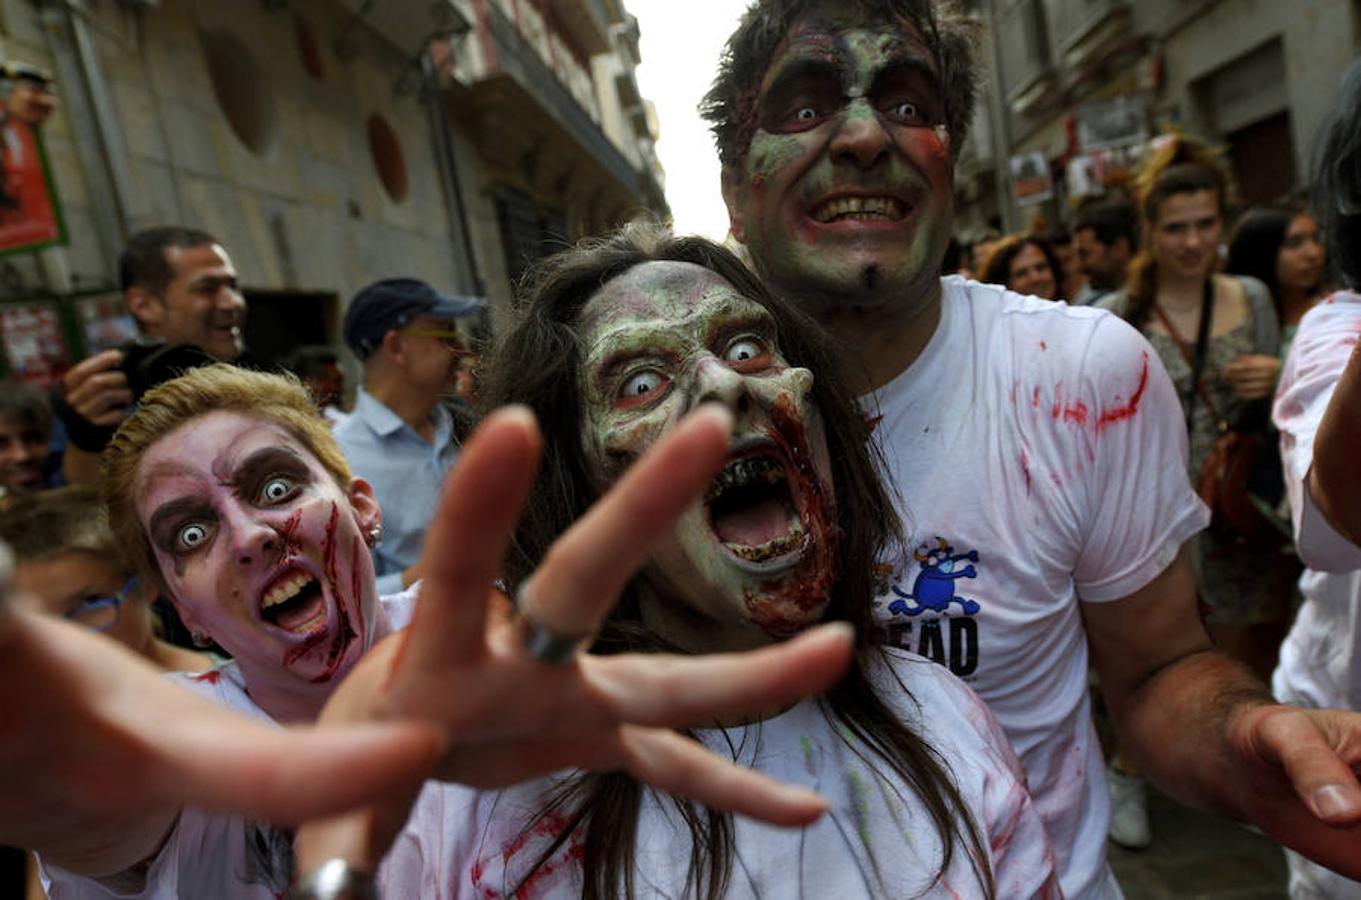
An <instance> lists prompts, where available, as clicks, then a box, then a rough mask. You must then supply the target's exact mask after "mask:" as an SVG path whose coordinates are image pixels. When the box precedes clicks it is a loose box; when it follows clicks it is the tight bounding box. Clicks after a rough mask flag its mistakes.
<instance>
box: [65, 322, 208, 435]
mask: <svg viewBox="0 0 1361 900" xmlns="http://www.w3.org/2000/svg"><path fill="white" fill-rule="evenodd" d="M118 349H119V350H121V351H122V352H123V361H122V362H121V363H119V365H118V370H119V371H121V372H122V373H123V374H124V375H125V376H126V377H127V379H128V389H129V390H131V391H132V400H133V403H136V402H137V401H138V400H140V399H141V398H142V395H143V394H145V393H146V392H147V391H149V390H151V389H152V388H154V387H155V386H156V385H158V384H160V383H162V382H165V381H169V380H170V379H172V378H175V377H177V376H179V375H182V374H184V373H185V372H187V371H188V370H190V369H196V368H198V367H199V366H206V365H210V364H211V363H214V362H217V360H216V359H214V358H213V357H212V356H210V355H209V354H208V352H207V351H205V350H203V349H202V348H201V347H196V346H194V345H193V344H167V343H166V342H165V341H144V340H139V341H133V342H132V343H130V344H125V345H124V346H122V347H120V348H118ZM52 411H53V412H54V413H56V414H57V417H58V418H60V419H61V421H62V424H63V425H64V426H65V427H66V437H67V439H68V440H70V442H71V443H72V444H74V445H75V446H77V447H79V448H80V449H81V450H84V451H86V452H88V453H98V452H100V451H101V450H103V449H104V445H105V444H107V443H108V442H109V440H110V439H111V438H112V437H113V433H114V432H115V431H117V430H118V428H117V426H114V425H96V424H94V423H93V422H91V421H89V420H87V419H85V418H84V417H83V416H81V415H80V414H79V413H77V412H76V411H75V410H74V409H72V408H71V407H70V405H69V404H67V402H66V398H65V397H64V396H62V393H61V388H60V385H54V386H53V388H52Z"/></svg>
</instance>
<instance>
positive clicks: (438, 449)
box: [334, 388, 458, 596]
mask: <svg viewBox="0 0 1361 900" xmlns="http://www.w3.org/2000/svg"><path fill="white" fill-rule="evenodd" d="M432 417H433V419H434V421H435V439H434V442H433V443H432V442H430V441H427V440H426V439H425V438H423V437H421V436H420V435H419V434H417V433H416V430H415V429H414V428H412V427H411V426H410V425H408V424H406V422H404V421H402V419H401V417H400V416H398V415H397V414H396V413H395V412H393V411H392V410H391V409H388V407H387V406H385V405H383V404H382V403H381V402H379V401H378V400H375V399H374V398H373V396H372V395H370V394H369V393H368V392H366V391H365V390H364V389H363V388H360V389H359V396H358V398H357V399H356V400H355V404H354V412H353V413H352V414H351V415H350V417H349V418H347V419H346V420H345V421H344V422H341V423H340V424H339V425H337V426H336V427H335V432H334V434H335V438H336V443H338V444H339V445H340V450H341V452H342V453H344V454H345V458H346V459H347V460H348V461H349V463H350V468H351V469H352V470H353V471H354V474H355V476H356V477H358V478H362V479H364V480H365V481H367V482H368V483H369V484H370V485H372V486H373V494H374V496H375V497H377V498H378V505H379V507H381V508H382V510H383V539H382V541H381V542H379V544H378V546H377V547H375V548H374V550H373V564H374V571H375V572H376V573H377V574H378V593H379V595H380V596H381V595H386V594H395V593H397V592H398V591H400V590H402V571H403V570H404V569H407V568H409V567H411V566H413V565H415V564H416V562H417V560H419V559H420V558H421V547H422V545H423V544H424V543H425V529H426V528H427V527H428V526H429V524H430V520H431V519H433V518H434V516H435V510H436V508H437V507H438V506H439V498H440V488H441V487H442V486H443V484H444V476H445V475H446V474H448V472H449V470H450V469H451V468H453V465H454V462H455V461H456V460H457V459H458V448H457V447H456V446H455V443H454V417H453V416H452V415H451V414H450V412H449V410H448V409H447V408H445V406H444V405H443V404H439V405H437V406H436V407H435V411H434V413H433V414H432Z"/></svg>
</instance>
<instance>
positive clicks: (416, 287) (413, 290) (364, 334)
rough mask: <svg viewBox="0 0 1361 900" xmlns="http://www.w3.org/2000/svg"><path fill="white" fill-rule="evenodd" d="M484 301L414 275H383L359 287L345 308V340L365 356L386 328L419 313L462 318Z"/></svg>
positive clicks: (357, 354) (478, 308)
mask: <svg viewBox="0 0 1361 900" xmlns="http://www.w3.org/2000/svg"><path fill="white" fill-rule="evenodd" d="M486 305H487V301H486V300H484V299H482V298H481V297H465V296H461V295H456V294H455V295H449V294H441V293H440V292H439V291H437V290H435V289H434V288H432V287H431V286H430V285H428V284H426V283H425V282H424V281H421V280H419V279H416V278H384V279H383V280H382V281H375V282H374V283H373V284H371V285H369V286H368V287H366V288H364V289H362V290H361V291H360V292H359V293H357V294H355V295H354V299H353V300H351V301H350V306H349V309H347V310H345V343H346V344H348V345H349V347H350V349H351V350H353V351H354V353H355V355H356V356H358V357H359V358H360V359H368V358H369V356H370V355H371V354H372V353H373V351H375V350H377V349H378V345H379V344H381V343H383V337H384V336H385V335H386V334H387V333H388V332H389V331H396V330H397V329H399V328H401V327H402V326H404V325H406V323H408V322H410V321H411V320H412V319H415V318H417V317H418V316H429V317H431V318H433V319H447V320H453V319H462V318H464V317H466V316H471V315H473V314H474V313H476V312H478V311H479V310H481V309H482V308H483V307H485V306H486Z"/></svg>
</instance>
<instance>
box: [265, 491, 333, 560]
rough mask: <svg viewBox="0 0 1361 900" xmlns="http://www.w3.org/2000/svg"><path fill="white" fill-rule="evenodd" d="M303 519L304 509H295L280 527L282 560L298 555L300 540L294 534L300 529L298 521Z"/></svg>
mask: <svg viewBox="0 0 1361 900" xmlns="http://www.w3.org/2000/svg"><path fill="white" fill-rule="evenodd" d="M331 509H333V510H334V509H335V504H334V503H332V504H331ZM301 521H302V510H300V509H295V510H294V511H293V514H292V515H291V516H289V517H288V521H286V522H284V524H283V527H282V528H280V529H279V543H280V544H282V545H283V556H282V559H281V562H288V561H289V560H291V559H292V558H293V557H295V556H297V555H298V542H297V539H296V538H295V537H294V536H293V535H294V533H295V532H296V531H297V530H298V523H299V522H301Z"/></svg>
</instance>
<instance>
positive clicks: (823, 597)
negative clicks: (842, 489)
mask: <svg viewBox="0 0 1361 900" xmlns="http://www.w3.org/2000/svg"><path fill="white" fill-rule="evenodd" d="M770 418H771V424H772V425H774V434H773V435H772V437H773V438H774V439H775V442H776V443H777V444H779V446H780V449H781V450H782V451H783V453H784V456H785V458H786V459H788V460H789V462H790V466H791V468H792V469H793V473H794V474H795V477H796V478H797V479H798V481H799V485H798V486H799V488H800V489H801V490H803V491H807V492H808V495H809V496H810V498H811V502H809V503H806V504H804V505H803V508H801V509H800V510H799V519H800V521H801V522H802V524H803V531H804V534H810V535H814V536H815V537H816V538H817V540H818V542H819V544H820V546H821V547H822V548H824V549H822V550H821V552H818V551H815V552H814V554H813V563H814V571H813V572H812V573H805V572H803V571H802V570H803V569H805V568H806V567H803V566H801V567H800V570H801V571H800V572H798V573H796V574H795V575H794V576H792V577H789V578H785V579H782V580H781V581H780V582H778V584H777V585H775V586H769V585H768V586H767V587H766V589H763V590H762V591H761V594H760V596H757V595H755V594H754V593H752V592H751V591H750V590H747V591H744V592H743V598H742V600H743V603H744V605H745V606H746V608H747V611H748V612H750V613H751V618H752V621H753V622H755V623H756V624H757V625H758V626H760V627H761V628H762V629H764V630H766V631H768V632H770V633H773V634H789V633H792V632H795V631H798V630H800V629H802V628H804V627H805V626H806V625H807V624H808V622H807V617H806V616H805V615H802V614H804V613H807V611H808V610H810V609H816V608H817V607H819V606H822V605H823V604H825V603H826V602H827V601H828V599H829V598H830V596H831V581H832V573H833V572H835V571H836V529H835V528H833V527H832V523H831V522H829V521H828V520H827V515H828V510H829V504H828V503H827V498H826V497H825V496H824V494H823V487H822V483H821V482H819V481H818V477H817V470H816V468H815V467H814V466H813V460H812V456H811V454H810V453H809V451H808V444H807V442H806V441H805V440H804V437H803V427H802V426H801V425H800V424H799V422H798V419H797V418H795V415H794V409H793V402H792V401H791V400H790V399H789V397H787V396H783V395H782V396H780V397H777V398H776V399H775V402H774V403H773V404H772V405H771V410H770ZM819 562H821V563H823V565H820V566H819V565H817V564H818V563H819ZM809 575H811V577H808V576H809Z"/></svg>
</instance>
